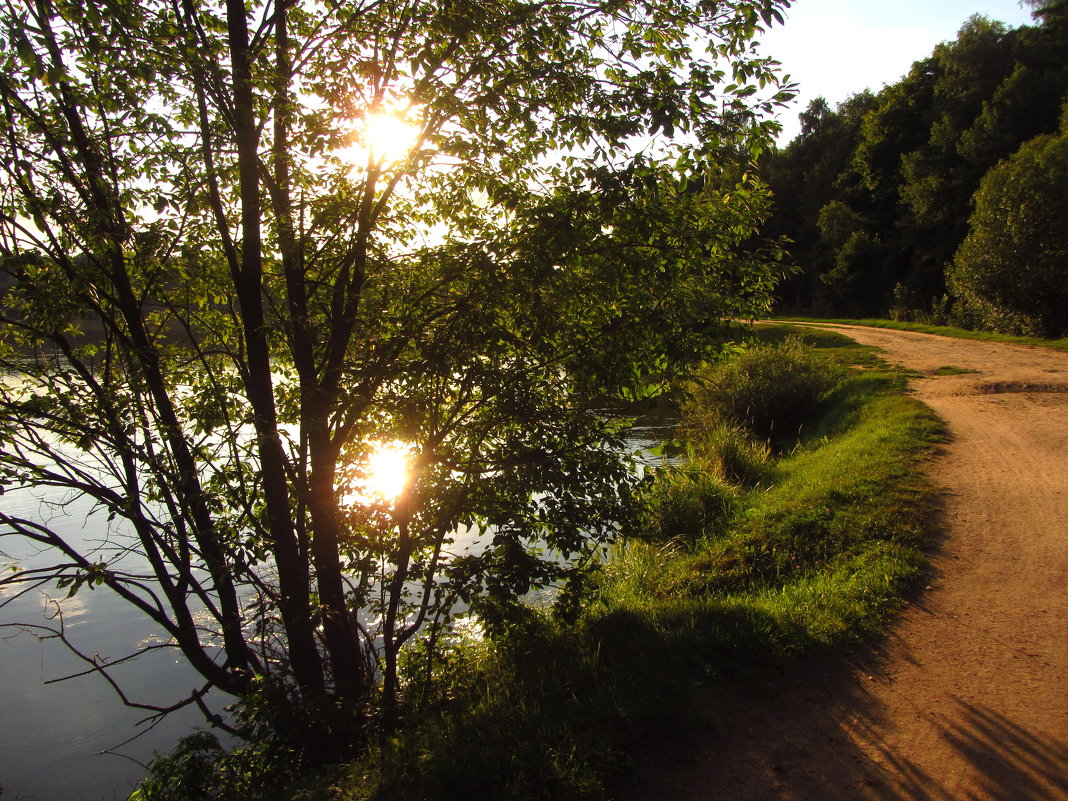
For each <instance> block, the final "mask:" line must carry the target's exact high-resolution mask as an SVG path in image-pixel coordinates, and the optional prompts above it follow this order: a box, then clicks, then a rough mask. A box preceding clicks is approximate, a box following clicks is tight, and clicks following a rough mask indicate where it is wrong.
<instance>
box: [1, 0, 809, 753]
mask: <svg viewBox="0 0 1068 801" xmlns="http://www.w3.org/2000/svg"><path fill="white" fill-rule="evenodd" d="M779 5H780V4H779V3H778V2H776V1H775V0H759V1H758V0H732V2H726V3H707V2H699V3H690V2H680V1H679V0H657V2H652V3H644V2H624V3H617V2H613V3H607V4H599V3H585V2H580V3H572V2H555V0H553V1H551V2H548V3H537V4H530V3H526V2H521V1H520V0H500V2H492V3H484V2H481V0H480V1H479V2H473V0H459V1H458V2H448V3H436V2H414V3H399V2H392V1H390V2H365V3H362V2H357V3H346V4H322V3H315V2H310V0H309V1H308V2H304V1H303V0H297V1H296V2H287V3H274V4H272V3H264V2H249V3H240V2H238V3H235V2H230V3H227V4H225V5H219V4H207V3H199V2H195V0H187V1H185V2H181V3H177V2H174V3H172V2H169V1H168V0H140V1H139V2H122V3H113V2H107V3H105V2H97V1H96V0H94V1H93V2H84V0H31V1H30V2H27V3H15V4H10V3H9V4H6V5H4V6H3V8H2V9H0V27H2V28H3V34H4V35H3V38H2V44H0V62H2V66H3V69H2V70H0V120H2V123H3V130H4V136H3V137H2V139H0V151H2V152H0V176H2V179H0V275H2V276H3V283H2V285H0V293H2V295H0V298H2V301H0V371H2V372H3V374H4V380H3V382H2V383H0V441H2V442H3V449H2V450H0V489H3V490H5V491H11V490H14V491H21V490H23V489H25V488H38V489H44V490H46V491H48V492H54V493H56V495H57V496H59V497H61V498H63V499H64V502H66V501H69V500H71V499H75V498H82V499H85V500H87V501H88V502H89V503H91V504H92V505H93V506H94V508H95V510H96V513H97V514H96V515H95V516H94V518H93V520H99V521H101V523H102V527H103V528H104V529H105V531H104V532H103V536H102V540H103V542H102V543H101V544H100V545H99V547H96V546H93V545H90V546H88V547H89V548H90V549H91V550H86V549H85V548H83V547H81V546H79V545H78V544H76V543H74V542H72V541H70V540H68V539H65V538H64V537H63V536H62V535H61V533H60V532H59V531H58V530H57V528H56V526H55V525H53V523H52V522H50V520H49V518H48V517H46V516H44V517H40V518H37V517H33V516H22V515H20V514H18V513H17V512H12V511H7V507H4V509H2V510H0V536H3V537H20V538H23V539H27V540H30V541H32V542H34V543H36V544H37V545H38V546H40V548H41V549H43V550H44V552H45V553H51V554H52V555H53V557H54V561H52V562H51V563H50V564H43V565H42V566H40V567H35V568H34V569H33V570H26V571H22V572H19V573H14V574H7V575H5V576H4V578H3V579H2V580H0V587H2V588H3V589H4V591H5V598H9V597H11V593H12V592H13V593H15V594H17V593H19V592H21V591H29V590H32V589H33V588H35V587H37V586H46V585H48V584H49V582H53V581H58V582H60V583H61V584H63V585H65V586H67V587H68V588H69V591H70V592H71V594H73V593H74V592H77V591H78V590H79V588H81V587H84V586H98V587H102V588H107V589H108V590H110V591H113V592H115V593H117V594H118V595H120V596H121V597H122V598H123V599H125V600H126V601H128V602H129V603H130V604H132V605H133V606H134V607H136V608H137V609H138V610H140V611H141V612H142V613H143V614H145V615H147V616H148V617H150V618H151V619H152V620H153V621H155V623H156V624H158V626H159V627H160V628H161V629H162V630H163V631H164V632H165V634H166V635H167V636H169V637H170V638H171V640H170V643H169V644H168V645H166V646H163V647H170V648H173V649H175V651H176V653H178V654H180V656H181V657H183V658H185V659H186V660H188V661H189V662H190V664H192V666H193V667H194V668H195V669H196V670H197V671H199V673H200V674H201V675H202V676H203V679H204V684H203V686H202V687H200V688H197V689H196V690H195V691H194V692H192V693H190V694H189V695H188V696H187V697H185V698H184V699H177V700H176V701H175V705H174V706H175V707H176V706H180V705H182V704H201V703H202V698H203V696H204V694H205V693H206V692H207V691H208V690H209V688H217V689H219V690H222V691H223V692H224V693H229V694H231V695H233V696H237V697H239V698H244V699H255V698H258V697H259V693H260V692H261V689H262V688H264V687H267V688H269V694H270V695H271V697H273V698H277V699H281V700H280V701H279V703H280V704H281V705H282V707H283V713H279V714H277V715H276V714H275V713H274V712H272V713H271V714H270V715H269V716H267V719H268V720H275V721H277V720H282V721H286V723H284V724H275V725H285V726H289V727H294V726H297V727H299V726H301V725H303V726H305V727H310V731H304V732H295V733H294V732H289V733H287V734H289V735H291V736H292V737H293V739H294V741H295V742H299V743H302V744H303V745H302V747H303V748H305V749H306V750H307V751H308V752H309V753H311V754H312V755H316V754H320V753H324V754H328V755H329V754H330V753H332V748H330V747H328V746H329V745H330V744H329V743H328V742H327V740H328V739H331V740H337V739H340V740H342V741H344V742H355V743H360V742H362V739H361V735H360V734H359V732H360V730H361V729H362V728H363V726H364V723H365V721H366V720H367V717H368V715H369V714H371V713H373V712H380V716H379V720H380V722H381V725H382V728H383V730H384V731H387V732H388V731H389V730H391V729H392V728H394V726H395V724H396V711H397V709H396V707H397V696H398V692H399V689H400V688H399V675H398V659H399V653H400V650H401V647H402V646H403V645H404V644H405V643H406V642H409V641H411V640H412V638H414V637H415V636H416V634H417V633H418V632H421V631H423V630H424V629H426V628H428V627H429V628H430V629H432V630H435V631H440V630H441V629H443V627H445V626H447V624H448V621H449V620H450V617H451V610H452V608H453V605H454V604H455V603H456V602H457V601H463V602H466V603H467V604H469V605H472V606H476V607H477V606H479V605H480V604H482V603H483V602H485V603H486V605H487V608H490V609H497V608H502V607H510V606H515V605H516V604H518V603H519V601H520V599H521V598H522V597H523V596H524V595H525V594H526V593H528V592H529V591H531V590H532V589H534V588H536V587H539V586H546V585H549V584H553V583H556V582H563V581H567V580H568V579H570V578H572V577H575V576H576V575H578V574H579V573H580V572H581V571H582V569H583V565H585V564H588V562H589V559H590V557H591V555H592V554H593V553H594V552H596V551H597V550H598V549H599V548H600V547H601V545H602V544H603V543H604V542H605V541H607V540H609V539H611V538H612V537H614V536H615V534H616V533H617V531H618V529H619V528H620V526H621V525H622V524H623V523H624V522H625V521H626V520H627V518H628V514H629V511H628V502H629V498H630V495H631V492H632V488H633V486H632V485H633V482H634V478H633V475H632V474H631V472H630V471H629V470H628V469H627V466H626V465H625V464H624V460H623V459H622V458H621V456H620V448H619V447H618V445H619V433H620V427H619V425H618V424H617V422H616V421H614V420H611V419H607V418H606V417H605V416H603V415H594V414H591V413H590V409H591V408H594V407H596V406H597V405H599V404H600V405H603V402H604V398H605V397H609V398H612V397H626V398H629V399H633V398H634V397H638V396H641V395H642V394H643V393H646V392H648V391H650V388H649V384H650V382H652V383H653V384H654V385H655V384H656V382H657V381H658V380H659V376H661V375H662V374H663V372H664V371H665V370H666V369H668V368H669V366H670V368H671V369H672V370H679V371H684V370H685V368H686V363H687V361H688V360H693V359H696V358H698V357H700V356H701V355H702V354H703V353H705V352H706V351H707V350H708V349H709V348H711V347H713V346H714V334H715V330H716V325H717V322H718V321H720V320H725V319H731V318H735V317H752V316H755V315H758V314H760V313H761V312H762V311H764V310H766V308H767V306H768V294H769V291H770V288H771V286H772V284H773V283H774V279H775V273H776V271H777V269H778V268H777V267H776V266H775V264H776V258H777V257H778V256H779V255H780V254H779V253H778V250H777V248H776V247H774V246H767V247H765V246H762V245H760V244H759V242H758V240H756V239H755V238H754V234H755V228H756V225H757V223H758V221H759V219H760V217H761V216H762V215H763V214H764V212H765V210H766V205H767V197H766V191H765V189H764V187H763V186H762V185H761V184H760V182H759V181H758V180H757V179H756V178H755V177H754V173H753V171H752V170H751V165H752V160H753V158H754V157H755V156H756V155H757V154H758V153H759V152H760V150H761V148H763V147H764V146H766V143H767V142H768V141H769V137H770V135H771V134H773V133H774V131H775V124H774V123H773V122H770V121H768V120H766V119H764V116H765V115H766V112H768V111H769V110H771V109H772V108H773V107H775V106H776V105H778V104H781V103H782V102H784V101H785V100H786V99H787V97H788V96H789V94H790V92H789V91H788V87H784V86H781V85H780V84H779V81H778V79H777V77H776V75H775V72H774V67H775V65H774V63H773V62H771V61H770V60H769V59H766V58H760V57H756V56H754V55H753V51H752V50H751V47H750V44H751V39H752V38H753V37H754V36H755V35H756V34H757V33H758V32H759V31H760V30H762V26H765V25H768V24H771V23H772V22H773V21H775V20H780V21H781V16H780V12H779ZM698 42H700V45H699V46H698V45H697V44H696V43H698ZM397 145H400V146H399V147H397ZM387 446H390V447H393V448H395V449H398V450H399V451H401V452H402V453H403V454H404V455H406V457H407V460H408V476H407V480H406V483H405V486H404V491H403V492H402V493H401V494H400V495H399V496H398V497H396V498H395V499H394V498H389V497H384V496H375V495H373V494H371V491H370V489H369V488H368V485H367V482H368V479H369V478H370V476H369V473H370V472H371V467H370V465H371V462H372V461H373V457H374V455H375V454H376V452H377V451H378V450H379V449H382V448H385V447H387ZM12 587H13V590H11V592H9V588H12ZM86 659H88V661H89V662H91V664H90V665H89V666H88V669H89V670H95V671H98V672H101V673H105V674H106V673H107V671H108V666H109V664H112V663H113V662H115V661H121V657H115V656H113V655H107V656H104V657H96V656H93V657H88V656H87V657H86ZM379 677H380V678H381V680H379ZM293 705H297V706H302V707H303V709H304V710H305V712H307V711H308V710H313V711H314V710H321V709H326V708H330V709H334V710H336V716H334V717H332V718H331V721H332V722H331V725H330V726H329V727H327V729H328V732H327V731H324V730H323V729H322V727H320V726H318V725H316V723H315V718H316V716H315V715H311V714H304V713H299V712H298V713H293V714H288V713H284V712H285V710H284V708H285V707H287V706H293ZM170 708H174V707H158V708H155V710H156V711H158V712H161V713H162V712H165V711H167V710H168V709H170ZM302 720H303V721H305V723H303V724H301V723H300V721H302ZM246 733H247V732H246ZM317 736H318V737H319V738H320V742H318V743H315V737H317Z"/></svg>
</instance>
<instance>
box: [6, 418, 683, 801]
mask: <svg viewBox="0 0 1068 801" xmlns="http://www.w3.org/2000/svg"><path fill="white" fill-rule="evenodd" d="M673 422H674V421H673V419H672V418H671V417H670V416H666V417H665V416H664V415H662V414H657V415H648V416H647V417H644V418H643V419H642V420H641V421H640V422H639V424H638V425H637V426H636V427H635V428H634V430H633V432H632V436H631V437H630V438H629V440H628V446H629V448H630V449H632V450H633V451H634V452H636V453H637V452H643V451H644V449H646V448H648V447H650V446H652V445H654V444H656V443H658V442H659V441H662V440H663V439H664V438H665V437H668V436H670V431H671V426H672V424H673ZM658 459H659V457H656V460H658ZM52 500H55V499H52ZM0 508H3V509H4V510H5V511H8V512H12V513H18V514H21V515H22V516H24V517H28V518H35V519H41V516H42V515H52V518H51V519H52V522H53V523H54V524H55V526H56V527H57V529H59V530H60V531H61V532H62V533H63V534H64V535H65V536H67V537H68V538H69V539H70V540H71V541H73V542H79V543H85V544H91V543H92V542H93V541H95V540H96V539H99V537H100V536H101V527H102V526H103V523H102V521H101V520H100V519H99V516H92V515H89V514H88V504H87V503H85V502H84V501H75V502H74V503H72V504H69V505H68V506H67V508H66V509H65V510H64V512H62V513H61V512H56V511H52V510H51V509H49V508H48V507H46V506H44V505H42V503H41V499H40V498H39V497H38V496H37V495H35V494H34V493H31V492H28V491H20V492H8V493H7V494H6V495H0ZM14 543H15V540H14V538H10V539H5V541H4V546H3V547H4V552H3V554H2V555H0V567H5V568H6V566H8V565H10V563H11V562H13V561H15V562H18V563H19V564H20V565H22V566H23V567H32V566H33V565H34V564H44V563H45V560H44V557H43V556H42V555H41V554H39V553H36V552H35V551H34V549H33V548H32V547H29V544H28V543H21V544H20V546H19V547H20V548H21V550H19V551H14V550H13V546H14ZM65 594H66V593H65V591H63V590H53V591H52V593H51V596H52V597H53V598H57V599H61V598H63V597H64V596H65ZM62 607H63V621H64V626H65V631H66V633H67V636H68V637H69V639H70V640H71V641H72V642H73V643H74V644H75V645H76V646H78V647H80V648H81V649H83V650H84V651H85V652H86V653H88V654H94V653H99V654H100V655H101V656H105V657H111V658H117V657H121V656H124V655H126V654H128V653H130V652H132V651H133V650H134V649H135V648H136V647H137V645H138V644H139V643H141V642H144V641H146V640H149V639H150V638H160V639H162V637H161V632H160V630H159V629H158V628H157V627H156V626H155V625H154V624H153V623H152V622H151V621H149V620H148V619H147V618H145V617H144V616H143V615H142V614H140V613H139V612H138V611H137V610H135V609H133V608H132V607H131V606H129V605H128V604H126V603H125V602H124V601H122V600H120V599H119V598H118V597H116V596H114V595H113V594H112V593H111V592H110V591H108V590H107V589H106V588H104V589H98V590H95V591H91V590H89V589H87V588H83V589H82V590H81V591H80V592H79V593H78V594H77V595H75V596H74V597H73V598H70V599H66V600H64V601H63V603H62ZM51 608H52V607H51V606H50V605H49V604H48V602H47V597H46V595H45V594H44V593H43V592H41V591H38V590H34V591H32V592H29V593H27V594H25V595H24V596H22V597H21V598H19V599H17V600H15V601H14V602H13V603H12V604H11V605H9V606H8V607H6V608H4V609H3V610H2V611H0V623H6V622H10V621H20V622H33V621H40V622H41V623H47V622H48V621H47V620H46V619H45V613H46V611H47V610H49V609H51ZM86 667H87V666H86V664H85V663H84V662H81V661H80V660H78V659H77V658H76V657H75V656H73V655H72V654H71V653H70V652H69V651H68V650H67V649H66V647H65V646H64V645H63V644H62V643H60V642H58V641H56V640H45V641H40V640H38V639H37V638H36V637H34V636H32V635H31V634H28V633H25V632H21V633H18V632H16V631H14V630H12V629H9V628H8V629H4V628H0V686H2V687H3V712H2V716H0V720H2V723H0V786H2V788H3V798H4V801H8V800H9V799H24V801H29V800H30V799H40V800H41V801H58V800H59V799H62V800H63V801H113V799H125V798H126V797H127V796H128V795H129V793H130V791H131V790H132V789H133V787H134V785H135V784H136V783H137V781H138V780H139V779H140V778H141V777H142V776H143V775H144V772H145V771H144V767H143V765H144V764H145V763H147V762H148V760H149V759H150V758H151V757H152V754H153V752H154V751H159V752H167V751H170V750H171V748H173V747H174V745H175V744H176V743H177V741H178V738H179V737H181V736H183V735H185V734H188V733H189V732H190V731H192V729H193V728H194V727H196V726H203V725H205V724H204V721H203V717H202V716H201V714H200V712H199V711H198V710H196V709H195V708H189V709H184V710H181V711H179V712H176V713H174V714H172V715H169V716H168V717H167V718H166V719H164V721H163V722H162V723H160V724H158V725H157V726H155V727H153V728H151V729H150V730H148V731H144V729H145V727H143V726H142V727H139V726H138V722H139V721H141V720H143V719H144V718H145V717H146V715H147V714H148V713H146V712H144V711H142V710H137V709H131V708H129V707H126V706H124V705H123V704H122V702H121V701H120V700H119V698H118V696H117V695H116V694H115V691H114V690H113V689H112V688H111V687H110V685H108V684H107V682H106V681H105V680H104V679H103V678H102V677H101V676H98V675H86V676H80V677H78V678H75V679H71V680H69V681H63V682H59V683H54V684H50V683H47V682H50V681H53V680H55V679H58V678H60V677H63V676H66V675H69V674H71V673H77V672H80V671H83V670H85V668H86ZM115 674H116V676H117V677H119V678H120V679H121V681H122V686H123V689H124V690H125V691H126V692H127V694H128V695H129V696H130V697H131V698H132V699H133V700H137V701H144V702H148V703H167V702H173V701H174V700H175V699H176V698H178V697H181V696H182V695H184V694H186V693H188V691H189V690H191V689H192V688H194V687H198V686H200V685H201V684H202V680H201V679H200V678H199V674H197V673H196V672H195V671H194V670H192V668H190V667H188V666H187V665H186V664H185V663H184V662H183V661H181V660H180V659H176V658H175V656H174V655H172V654H170V653H169V652H168V651H165V650H164V651H156V652H153V653H150V654H146V655H144V656H142V657H139V658H138V659H137V660H136V661H135V662H134V663H132V664H130V665H124V666H121V667H120V668H117V669H116V670H115ZM230 700H232V699H231V698H230V697H229V696H222V695H219V696H216V697H215V698H214V699H211V704H210V705H211V706H212V707H213V708H214V709H221V707H222V706H224V705H225V704H226V703H228V702H229V701H230ZM139 733H141V736H139V737H137V738H136V739H134V740H132V741H130V742H127V741H128V740H130V738H131V737H135V736H136V735H138V734H139Z"/></svg>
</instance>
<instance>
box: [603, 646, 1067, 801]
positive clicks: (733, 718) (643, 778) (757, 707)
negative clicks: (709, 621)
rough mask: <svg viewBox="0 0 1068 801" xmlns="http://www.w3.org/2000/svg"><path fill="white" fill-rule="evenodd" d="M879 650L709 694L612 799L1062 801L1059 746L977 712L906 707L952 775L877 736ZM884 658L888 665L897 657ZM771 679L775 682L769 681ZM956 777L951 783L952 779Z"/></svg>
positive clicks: (989, 712)
mask: <svg viewBox="0 0 1068 801" xmlns="http://www.w3.org/2000/svg"><path fill="white" fill-rule="evenodd" d="M888 646H889V642H888V641H884V642H883V643H881V644H878V645H868V646H866V647H864V648H862V649H857V650H855V651H853V652H851V653H849V654H847V655H845V656H841V655H839V656H837V657H825V658H820V659H815V660H809V661H806V662H805V663H803V664H801V665H799V666H798V665H795V666H793V667H792V668H791V669H790V670H789V672H786V671H777V670H775V669H766V668H765V669H764V670H762V671H760V675H759V676H758V677H756V678H754V677H750V679H749V680H748V681H746V682H745V683H744V684H735V686H734V687H732V688H722V689H719V690H717V691H715V692H714V693H712V692H710V693H709V695H708V696H707V697H706V698H705V699H704V704H703V706H704V710H705V718H704V726H703V727H701V728H689V729H687V731H686V732H685V734H684V735H681V736H679V737H677V738H669V739H667V740H663V741H660V742H658V743H655V744H650V747H649V749H648V751H647V753H646V754H645V757H644V758H643V759H641V760H640V761H639V764H638V766H637V769H636V771H635V780H634V782H633V784H632V785H631V786H630V787H627V788H620V789H619V791H618V792H617V793H616V794H615V798H616V799H617V801H839V799H840V800H841V801H1068V743H1065V742H1061V741H1058V740H1052V739H1050V738H1048V737H1044V736H1042V735H1041V734H1040V733H1038V732H1035V731H1031V730H1028V729H1027V728H1026V727H1024V726H1022V725H1020V724H1019V723H1018V722H1016V721H1013V720H1011V719H1010V718H1008V717H1006V716H1005V715H1004V714H1001V713H1000V712H998V711H997V710H995V709H992V708H990V707H989V706H986V705H983V704H981V703H970V702H966V701H963V700H960V699H951V703H950V704H949V706H948V707H947V708H946V709H944V710H942V713H941V714H939V715H937V716H936V715H934V714H932V711H931V710H923V709H916V710H914V712H915V715H916V717H917V718H918V719H920V720H919V722H918V725H919V726H920V727H921V728H922V729H924V730H925V733H926V735H927V736H928V737H932V738H937V739H939V740H941V741H942V742H943V743H945V744H947V745H948V746H949V748H950V749H951V752H952V753H951V754H950V757H951V759H950V760H949V761H952V762H954V763H955V767H954V768H952V769H947V773H948V775H936V774H934V773H933V772H932V770H931V769H925V768H923V767H921V766H920V765H918V764H917V763H916V762H914V761H912V760H910V759H908V758H906V757H904V756H903V755H902V754H901V753H900V751H899V750H898V749H897V748H895V747H894V745H892V744H891V743H889V742H887V739H886V738H885V737H884V735H883V734H882V733H881V727H880V725H879V721H880V720H882V719H883V717H882V713H883V706H882V703H881V702H880V701H879V700H878V698H877V697H876V694H875V693H874V692H873V690H874V688H875V686H876V685H877V684H879V683H883V682H885V681H886V680H887V678H886V676H885V674H884V673H883V670H884V665H885V663H886V660H887V650H888ZM900 656H901V654H900V651H899V650H897V649H896V650H895V658H898V659H899V658H900ZM776 674H778V675H776ZM958 772H959V773H960V774H962V775H963V774H967V779H962V778H961V776H958V775H956V774H957V773H958Z"/></svg>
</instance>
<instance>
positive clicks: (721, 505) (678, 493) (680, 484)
mask: <svg viewBox="0 0 1068 801" xmlns="http://www.w3.org/2000/svg"><path fill="white" fill-rule="evenodd" d="M765 450H766V448H765ZM766 458H767V457H766V454H765V460H766ZM725 478H727V476H725V475H723V474H722V473H719V472H718V471H717V472H713V471H709V470H704V469H701V466H700V465H694V467H693V469H689V470H683V469H676V470H661V471H658V472H657V473H656V475H655V476H654V477H653V479H652V482H651V484H650V486H649V488H648V489H647V490H646V491H645V493H643V496H642V500H643V502H644V508H643V514H642V515H641V516H640V518H639V520H638V524H637V527H636V530H635V534H634V536H636V537H638V538H641V539H649V540H652V541H654V542H671V541H674V540H679V541H684V542H692V541H693V540H695V539H697V538H698V537H703V536H708V535H709V534H710V533H712V532H714V531H716V530H718V529H721V528H722V527H723V525H724V523H725V521H726V520H727V519H728V518H729V517H730V514H731V512H732V510H733V506H734V502H735V501H736V499H737V498H736V496H737V493H736V492H735V491H734V488H733V487H732V486H731V485H730V484H729V483H726V482H725V481H724V479H725Z"/></svg>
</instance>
